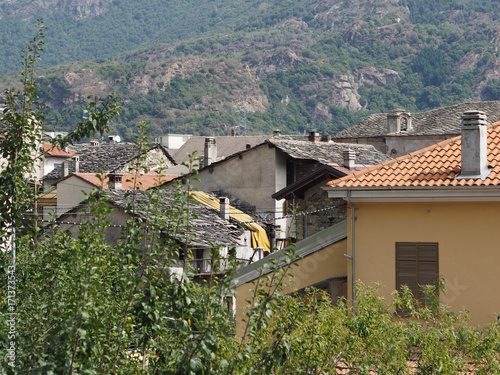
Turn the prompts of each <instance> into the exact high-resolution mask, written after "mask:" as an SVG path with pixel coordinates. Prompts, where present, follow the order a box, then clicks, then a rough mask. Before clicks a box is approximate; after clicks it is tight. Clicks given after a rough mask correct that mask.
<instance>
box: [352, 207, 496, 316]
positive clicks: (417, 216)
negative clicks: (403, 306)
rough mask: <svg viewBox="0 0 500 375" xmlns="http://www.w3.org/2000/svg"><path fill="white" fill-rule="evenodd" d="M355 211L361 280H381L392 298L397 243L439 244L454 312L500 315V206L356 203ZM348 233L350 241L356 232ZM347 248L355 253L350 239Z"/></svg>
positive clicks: (445, 299) (448, 301)
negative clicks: (499, 268)
mask: <svg viewBox="0 0 500 375" xmlns="http://www.w3.org/2000/svg"><path fill="white" fill-rule="evenodd" d="M355 207H356V222H355V257H356V269H355V272H356V274H355V278H356V279H360V280H362V281H363V282H364V283H365V284H371V283H375V282H381V283H382V284H383V285H384V288H383V290H382V293H383V295H384V296H385V297H386V298H388V299H389V298H390V293H391V292H392V291H394V290H395V284H396V275H395V269H396V262H395V244H396V242H437V243H438V244H439V273H440V274H441V275H442V276H443V277H444V278H445V280H446V283H447V289H448V293H447V294H446V295H444V296H443V297H442V301H443V302H444V303H446V304H449V305H450V306H451V307H452V308H453V310H455V311H457V310H458V309H459V308H460V307H461V306H465V307H466V308H467V309H469V311H470V313H471V316H472V319H473V323H478V324H483V323H487V322H492V321H493V320H494V318H495V315H494V314H493V313H500V298H499V297H498V296H499V295H500V272H499V270H498V267H499V264H500V251H499V246H500V245H499V244H500V230H499V226H498V224H499V212H500V202H472V203H471V202H448V203H440V202H434V203H355ZM348 213H349V223H351V220H350V210H349V212H348ZM348 233H349V237H350V236H351V234H352V230H351V228H349V232H348ZM348 247H349V254H351V240H350V239H349V241H348ZM348 268H349V269H350V268H351V264H350V261H349V265H348ZM349 286H350V283H349ZM350 293H351V291H350V290H349V291H348V295H349V296H350V295H351V294H350Z"/></svg>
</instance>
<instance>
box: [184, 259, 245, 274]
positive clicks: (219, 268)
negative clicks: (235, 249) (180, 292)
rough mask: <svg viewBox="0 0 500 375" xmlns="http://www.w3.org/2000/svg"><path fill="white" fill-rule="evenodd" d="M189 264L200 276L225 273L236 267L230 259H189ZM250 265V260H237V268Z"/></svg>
mask: <svg viewBox="0 0 500 375" xmlns="http://www.w3.org/2000/svg"><path fill="white" fill-rule="evenodd" d="M188 262H189V264H190V265H191V266H192V267H193V268H194V270H195V271H196V272H197V273H198V274H211V273H216V274H217V273H223V272H224V271H226V270H228V269H229V268H232V267H234V264H232V263H230V262H229V260H228V259H211V258H203V259H189V260H188ZM247 263H248V259H240V258H236V268H240V267H242V266H244V265H246V264H247Z"/></svg>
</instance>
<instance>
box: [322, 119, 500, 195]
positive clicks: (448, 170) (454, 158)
mask: <svg viewBox="0 0 500 375" xmlns="http://www.w3.org/2000/svg"><path fill="white" fill-rule="evenodd" d="M461 147H462V141H461V136H459V137H455V138H451V139H448V140H446V141H443V142H440V143H437V144H435V145H432V146H430V147H427V148H424V149H422V150H419V151H415V152H412V153H410V154H407V155H404V156H401V157H399V158H396V159H393V160H390V161H388V162H385V163H382V164H379V165H376V166H374V167H371V168H368V169H365V170H363V171H360V172H356V173H354V174H352V175H349V176H346V177H343V178H341V179H338V180H333V181H330V182H329V183H328V186H330V187H332V188H334V189H335V190H351V189H352V190H354V189H366V188H376V189H378V190H379V189H382V188H384V189H396V188H399V189H404V188H407V189H414V188H429V187H433V188H439V187H451V186H456V187H459V186H461V187H487V186H490V187H494V186H500V122H496V123H494V124H491V125H490V126H489V127H488V165H489V166H490V167H491V172H490V173H489V175H488V176H487V177H486V178H485V179H484V180H482V179H480V178H476V179H473V178H470V179H467V178H463V179H457V178H456V177H458V176H459V175H460V172H461Z"/></svg>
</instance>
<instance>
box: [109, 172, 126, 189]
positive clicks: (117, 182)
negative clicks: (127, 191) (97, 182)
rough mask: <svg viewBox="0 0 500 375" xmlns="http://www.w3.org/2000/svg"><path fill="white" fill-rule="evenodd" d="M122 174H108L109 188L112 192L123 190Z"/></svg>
mask: <svg viewBox="0 0 500 375" xmlns="http://www.w3.org/2000/svg"><path fill="white" fill-rule="evenodd" d="M122 177H123V175H122V174H119V173H110V174H108V179H109V181H108V188H109V189H112V190H121V189H122V188H123V187H122Z"/></svg>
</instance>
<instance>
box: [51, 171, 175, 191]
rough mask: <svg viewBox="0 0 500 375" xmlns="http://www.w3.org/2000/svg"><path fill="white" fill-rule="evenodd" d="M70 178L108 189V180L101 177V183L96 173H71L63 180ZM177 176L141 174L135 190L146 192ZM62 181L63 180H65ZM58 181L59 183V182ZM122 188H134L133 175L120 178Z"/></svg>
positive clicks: (124, 175)
mask: <svg viewBox="0 0 500 375" xmlns="http://www.w3.org/2000/svg"><path fill="white" fill-rule="evenodd" d="M71 176H77V177H79V178H81V179H82V180H85V181H87V182H89V183H91V184H92V185H95V186H98V187H99V186H103V187H104V189H108V188H109V187H108V182H109V178H108V176H107V175H106V174H104V175H103V176H102V181H101V178H99V176H98V174H96V173H73V174H72V175H69V176H68V177H66V178H65V179H67V178H69V177H71ZM177 177H178V176H177V175H164V176H158V175H157V174H155V173H151V174H143V175H139V176H138V179H137V181H138V182H137V188H138V189H139V190H147V189H149V188H152V187H153V186H157V185H161V184H163V183H165V182H168V181H171V180H173V179H174V178H177ZM65 179H63V180H65ZM63 180H61V181H63ZM61 181H59V182H61ZM122 188H123V189H124V190H130V189H133V188H134V175H133V174H123V177H122Z"/></svg>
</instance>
